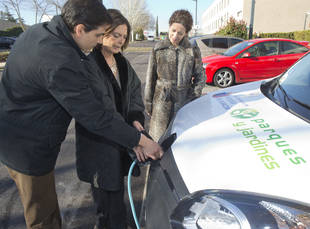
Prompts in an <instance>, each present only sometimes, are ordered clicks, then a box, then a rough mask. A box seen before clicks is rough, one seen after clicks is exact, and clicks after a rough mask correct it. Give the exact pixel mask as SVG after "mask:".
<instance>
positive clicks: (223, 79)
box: [213, 68, 235, 88]
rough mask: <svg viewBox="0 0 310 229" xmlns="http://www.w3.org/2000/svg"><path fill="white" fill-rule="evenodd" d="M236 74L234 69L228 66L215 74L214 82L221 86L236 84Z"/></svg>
mask: <svg viewBox="0 0 310 229" xmlns="http://www.w3.org/2000/svg"><path fill="white" fill-rule="evenodd" d="M234 81H235V75H234V73H233V71H232V70H230V69H228V68H222V69H219V70H217V71H216V73H215V74H214V76H213V83H214V85H215V86H217V87H220V88H225V87H229V86H231V85H233V84H234Z"/></svg>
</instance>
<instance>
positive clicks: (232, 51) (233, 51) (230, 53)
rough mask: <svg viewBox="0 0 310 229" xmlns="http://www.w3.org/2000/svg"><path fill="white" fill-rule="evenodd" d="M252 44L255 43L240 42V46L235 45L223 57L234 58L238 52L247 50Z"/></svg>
mask: <svg viewBox="0 0 310 229" xmlns="http://www.w3.org/2000/svg"><path fill="white" fill-rule="evenodd" d="M252 44H253V42H251V41H244V42H240V43H238V44H235V45H234V46H232V47H231V48H229V49H228V50H227V51H226V52H224V53H223V55H224V56H234V55H236V54H237V53H238V52H240V51H242V50H243V49H245V48H246V47H248V46H250V45H252Z"/></svg>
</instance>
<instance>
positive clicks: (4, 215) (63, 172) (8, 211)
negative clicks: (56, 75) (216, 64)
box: [0, 41, 217, 229]
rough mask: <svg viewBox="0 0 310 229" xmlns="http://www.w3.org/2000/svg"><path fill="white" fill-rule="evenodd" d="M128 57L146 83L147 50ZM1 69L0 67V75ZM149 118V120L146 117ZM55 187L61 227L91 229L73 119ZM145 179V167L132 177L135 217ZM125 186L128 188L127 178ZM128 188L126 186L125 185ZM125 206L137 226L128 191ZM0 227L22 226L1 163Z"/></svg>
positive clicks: (15, 195) (145, 44)
mask: <svg viewBox="0 0 310 229" xmlns="http://www.w3.org/2000/svg"><path fill="white" fill-rule="evenodd" d="M154 44H155V42H152V41H140V42H136V43H132V44H131V46H132V47H153V46H154ZM124 55H125V56H126V57H127V58H128V59H129V61H130V63H131V64H132V66H133V68H134V69H135V71H136V72H137V74H138V76H139V78H140V79H141V82H142V87H143V88H144V85H145V75H146V69H147V62H148V57H149V51H139V52H135V51H134V52H126V51H125V53H124ZM1 77H2V70H1V66H0V78H1ZM213 90H217V88H216V87H213V86H206V87H205V89H204V91H203V93H206V92H208V91H213ZM147 121H148V120H147ZM55 179H56V190H57V193H58V201H59V205H60V210H61V215H62V219H63V229H92V228H93V225H94V222H95V217H94V216H95V209H94V207H93V204H92V198H91V194H90V186H89V184H87V183H84V182H81V181H79V180H78V178H77V174H76V169H75V135H74V121H72V122H71V124H70V127H69V129H68V133H67V137H66V139H65V141H64V142H63V144H62V147H61V152H60V154H59V157H58V160H57V164H56V169H55ZM144 181H145V167H142V168H141V175H140V177H133V178H132V193H133V199H134V203H135V206H136V212H137V216H139V215H140V208H141V205H142V201H143V195H142V194H143V189H144V183H145V182H144ZM125 182H126V187H127V180H125ZM125 190H126V191H127V188H125ZM125 202H126V205H127V221H128V224H129V226H130V228H136V227H135V225H134V221H133V218H132V215H131V211H130V207H129V201H128V194H127V192H126V194H125ZM0 206H1V208H0V229H25V222H24V217H23V209H22V205H21V202H20V199H19V196H18V191H17V189H16V186H15V184H14V182H13V181H12V180H11V179H10V177H9V175H8V173H7V170H6V168H5V167H4V166H3V165H2V164H1V163H0Z"/></svg>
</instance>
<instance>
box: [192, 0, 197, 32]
mask: <svg viewBox="0 0 310 229" xmlns="http://www.w3.org/2000/svg"><path fill="white" fill-rule="evenodd" d="M193 1H194V2H196V11H195V26H194V28H195V35H196V33H197V31H196V30H197V25H198V22H197V1H198V0H193Z"/></svg>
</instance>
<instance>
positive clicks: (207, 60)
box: [202, 55, 232, 63]
mask: <svg viewBox="0 0 310 229" xmlns="http://www.w3.org/2000/svg"><path fill="white" fill-rule="evenodd" d="M231 58H232V57H231V56H224V55H212V56H207V57H204V58H202V62H203V63H210V62H212V61H218V60H224V59H231Z"/></svg>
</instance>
